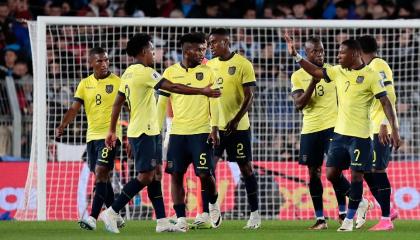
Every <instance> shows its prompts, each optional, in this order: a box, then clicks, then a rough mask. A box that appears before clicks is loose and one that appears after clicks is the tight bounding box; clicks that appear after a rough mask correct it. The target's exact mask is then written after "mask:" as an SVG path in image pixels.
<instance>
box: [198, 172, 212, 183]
mask: <svg viewBox="0 0 420 240" xmlns="http://www.w3.org/2000/svg"><path fill="white" fill-rule="evenodd" d="M198 177H199V178H200V180H201V181H202V182H208V181H209V180H210V178H211V175H210V173H208V172H200V173H199V174H198Z"/></svg>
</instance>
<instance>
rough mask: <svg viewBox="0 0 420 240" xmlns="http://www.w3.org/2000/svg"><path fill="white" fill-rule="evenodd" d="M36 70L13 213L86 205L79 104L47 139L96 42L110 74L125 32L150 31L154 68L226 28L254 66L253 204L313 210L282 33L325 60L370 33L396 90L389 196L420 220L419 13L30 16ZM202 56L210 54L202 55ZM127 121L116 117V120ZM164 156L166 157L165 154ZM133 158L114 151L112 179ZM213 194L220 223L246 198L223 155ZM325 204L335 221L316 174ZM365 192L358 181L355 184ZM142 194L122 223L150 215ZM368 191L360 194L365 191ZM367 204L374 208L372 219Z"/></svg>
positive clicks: (280, 213)
mask: <svg viewBox="0 0 420 240" xmlns="http://www.w3.org/2000/svg"><path fill="white" fill-rule="evenodd" d="M28 25H29V29H30V37H31V47H32V55H33V68H34V118H33V132H32V139H33V142H32V149H31V157H30V164H29V169H28V177H27V180H26V186H25V198H24V201H23V202H22V203H20V205H19V206H20V207H19V209H18V211H17V213H16V216H15V217H16V218H17V219H19V220H76V219H78V218H81V217H83V215H84V214H85V213H86V211H87V210H89V208H90V205H91V192H92V183H93V181H92V180H93V176H92V175H91V174H89V173H88V172H87V171H86V168H85V167H86V165H85V164H86V156H85V155H86V154H85V153H84V152H85V142H86V139H85V133H86V130H87V121H86V117H85V114H84V112H83V111H81V112H80V113H79V115H78V117H76V119H75V121H74V122H73V123H71V124H70V125H69V126H68V128H67V129H66V131H65V134H64V136H63V138H62V139H60V140H58V139H55V137H54V130H55V128H56V127H57V126H58V124H59V122H60V120H61V119H62V117H63V115H64V113H65V111H66V110H67V109H68V108H69V106H70V104H71V103H72V101H73V95H74V91H75V89H76V87H77V84H78V83H79V81H80V79H82V78H84V77H87V76H88V75H89V74H90V73H91V69H89V68H88V65H87V52H88V50H89V49H90V48H92V47H94V46H102V47H104V48H105V49H106V50H107V51H108V54H109V57H110V66H111V71H112V72H114V73H115V74H117V75H119V76H120V75H121V74H122V73H123V72H124V70H125V69H126V68H127V66H128V65H129V64H130V63H131V62H132V59H130V58H129V57H128V56H127V55H126V54H125V44H126V43H127V41H128V39H129V38H130V37H131V36H133V35H134V34H135V33H139V32H143V33H148V34H150V35H151V36H152V38H153V41H154V44H155V51H156V63H155V68H156V70H157V71H158V72H161V73H163V71H164V69H165V68H166V67H168V66H169V65H171V64H173V63H175V62H178V61H180V59H181V49H180V47H179V44H178V40H179V38H180V37H181V36H182V35H183V34H185V33H188V32H192V31H202V32H204V33H209V32H210V31H211V29H214V28H217V27H224V28H227V29H229V31H230V34H231V38H230V39H231V47H232V50H234V51H236V52H238V53H240V54H242V55H244V56H245V57H247V58H248V59H249V60H250V61H251V62H252V63H253V65H254V68H255V72H256V79H257V88H256V96H255V100H254V104H253V107H252V110H251V112H250V118H251V119H250V120H251V132H252V146H253V165H254V167H255V169H256V170H257V173H258V178H257V179H258V181H259V189H260V208H261V214H262V217H263V218H264V219H290V220H291V219H310V218H313V216H314V213H313V208H312V202H311V199H310V196H309V191H308V187H307V182H308V176H307V169H306V168H305V167H303V166H299V165H298V152H299V133H300V127H301V118H302V115H301V113H300V112H298V111H297V110H295V108H294V106H293V102H292V100H291V97H290V75H291V74H292V73H293V71H295V70H297V69H299V66H298V65H297V64H296V63H294V61H293V59H292V58H291V57H290V56H288V54H287V49H286V44H285V42H284V40H283V39H282V34H283V33H284V31H285V30H287V31H289V32H290V34H291V35H293V36H294V39H295V41H296V44H297V46H296V47H297V49H299V51H300V53H301V54H303V53H304V52H303V43H304V41H305V40H306V39H307V38H308V37H310V36H313V35H316V36H318V37H320V38H321V40H322V41H323V43H324V48H325V55H326V62H327V63H330V64H337V61H336V56H337V53H338V45H339V43H340V42H341V41H343V40H345V39H347V38H356V37H358V36H361V35H364V34H370V35H373V36H375V37H376V39H377V41H378V44H379V47H380V48H379V52H380V54H379V55H380V56H381V57H382V58H384V59H385V60H386V61H387V62H388V63H389V65H390V66H391V68H392V70H393V74H394V80H395V88H396V93H397V102H398V104H397V112H398V117H399V122H400V128H401V129H400V130H401V133H400V134H401V137H402V139H403V142H404V143H403V146H402V149H401V150H400V151H399V152H395V153H393V155H392V161H391V163H390V166H389V170H388V171H389V174H390V180H391V185H392V186H393V194H392V198H391V200H392V204H393V206H394V207H395V208H396V209H398V210H399V211H400V217H401V218H403V219H420V193H419V189H420V182H419V180H418V179H419V178H420V172H419V171H418V169H420V148H419V145H420V114H419V113H420V94H419V92H420V81H419V77H420V20H380V21H366V20H360V21H359V20H352V21H341V20H329V21H327V20H303V21H302V20H239V19H235V20H234V19H163V18H91V17H83V18H81V17H38V20H37V21H36V22H29V23H28ZM207 57H211V56H210V55H208V56H207ZM127 120H128V117H127V114H126V113H125V114H123V115H122V122H121V124H122V125H123V126H124V124H125V122H126V121H127ZM164 160H165V156H164ZM131 166H132V162H131V160H130V159H127V157H126V153H125V151H122V152H121V153H120V155H119V157H118V159H117V162H116V165H115V169H114V173H113V186H114V190H115V191H116V194H118V193H119V187H120V186H121V185H123V184H124V183H125V182H127V180H128V179H129V178H130V177H131V176H133V172H132V167H131ZM164 175H165V176H164V178H163V183H162V187H163V193H164V195H165V196H164V199H165V208H166V212H167V214H168V215H172V214H173V213H174V211H173V210H172V203H171V200H170V189H169V188H170V187H169V176H168V175H166V174H164ZM216 176H217V184H218V188H219V201H221V202H220V204H221V209H222V212H223V214H224V216H225V218H226V219H245V218H246V217H247V216H246V214H247V213H248V203H247V200H246V193H245V188H244V185H243V183H242V181H241V178H240V175H239V170H238V168H237V166H236V165H235V164H232V163H228V162H226V161H223V162H221V163H220V164H218V167H217V170H216ZM322 182H323V185H324V204H325V205H324V209H325V210H326V213H327V216H329V217H331V218H336V217H337V215H338V210H337V204H336V200H335V197H334V193H333V189H332V186H331V185H330V184H329V183H328V181H327V180H326V178H325V170H324V169H323V177H322ZM186 187H187V188H188V192H189V194H188V197H187V208H188V216H190V217H192V216H195V213H196V212H197V211H199V209H200V201H201V196H200V194H199V193H200V191H199V181H197V179H196V178H195V177H194V174H193V172H192V171H191V169H190V170H189V172H188V173H187V179H186ZM367 189H368V188H367V187H366V188H365V191H366V190H367ZM146 191H147V190H143V191H142V192H141V193H140V194H139V195H138V196H136V197H135V198H134V200H133V201H132V202H130V203H129V205H128V206H127V208H126V209H125V213H124V214H125V215H126V217H127V218H129V219H150V218H152V217H153V210H152V208H151V203H150V202H149V201H148V199H147V194H146ZM367 192H368V191H366V193H367ZM379 212H380V210H379V208H378V207H377V208H376V209H375V210H374V211H373V212H372V216H376V217H378V216H379Z"/></svg>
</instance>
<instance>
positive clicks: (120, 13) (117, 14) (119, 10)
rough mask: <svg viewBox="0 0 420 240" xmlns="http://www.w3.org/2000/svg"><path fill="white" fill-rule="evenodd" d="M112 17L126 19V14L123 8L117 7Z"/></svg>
mask: <svg viewBox="0 0 420 240" xmlns="http://www.w3.org/2000/svg"><path fill="white" fill-rule="evenodd" d="M114 17H128V14H127V12H126V11H125V8H123V7H119V8H117V9H116V10H115V12H114Z"/></svg>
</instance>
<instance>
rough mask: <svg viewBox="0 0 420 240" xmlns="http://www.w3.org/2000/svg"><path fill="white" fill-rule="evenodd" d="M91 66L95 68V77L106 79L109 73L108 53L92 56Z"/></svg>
mask: <svg viewBox="0 0 420 240" xmlns="http://www.w3.org/2000/svg"><path fill="white" fill-rule="evenodd" d="M90 66H91V67H92V68H93V72H94V73H95V76H97V77H99V78H104V77H106V76H107V75H108V72H109V58H108V53H100V54H93V55H92V56H90Z"/></svg>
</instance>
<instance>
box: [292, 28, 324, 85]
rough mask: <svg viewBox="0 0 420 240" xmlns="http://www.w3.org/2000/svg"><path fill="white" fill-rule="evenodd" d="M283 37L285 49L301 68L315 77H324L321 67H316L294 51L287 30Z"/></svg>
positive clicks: (293, 45) (293, 44)
mask: <svg viewBox="0 0 420 240" xmlns="http://www.w3.org/2000/svg"><path fill="white" fill-rule="evenodd" d="M284 39H285V40H286V43H287V50H288V51H289V54H290V55H292V56H293V58H294V59H295V61H296V62H297V63H299V65H300V66H301V67H302V68H303V69H305V71H306V72H308V73H309V74H310V75H312V76H314V77H316V78H324V72H323V69H322V68H321V67H318V66H316V65H315V64H312V63H311V62H309V61H307V60H306V59H304V58H303V57H302V56H301V55H300V54H299V53H298V52H297V51H296V48H295V43H294V41H293V39H292V38H291V37H290V36H289V34H288V33H287V32H286V33H285V34H284Z"/></svg>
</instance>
